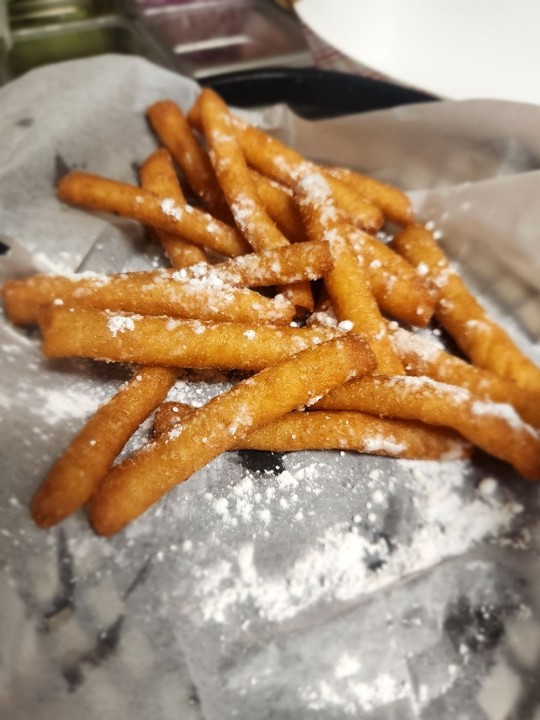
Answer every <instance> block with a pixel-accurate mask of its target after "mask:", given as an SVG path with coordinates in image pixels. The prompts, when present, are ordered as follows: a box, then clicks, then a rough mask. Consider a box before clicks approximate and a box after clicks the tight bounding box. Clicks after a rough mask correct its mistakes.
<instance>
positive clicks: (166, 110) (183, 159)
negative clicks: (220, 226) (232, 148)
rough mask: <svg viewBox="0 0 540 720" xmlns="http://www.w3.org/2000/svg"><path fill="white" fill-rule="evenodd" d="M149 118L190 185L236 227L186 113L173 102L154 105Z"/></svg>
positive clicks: (224, 220)
mask: <svg viewBox="0 0 540 720" xmlns="http://www.w3.org/2000/svg"><path fill="white" fill-rule="evenodd" d="M147 117H148V120H149V121H150V124H151V125H152V127H153V128H154V131H155V133H156V135H157V136H158V137H159V139H160V140H161V142H162V143H163V145H165V147H166V148H167V150H168V151H169V152H170V153H171V155H172V156H173V158H174V160H175V161H176V163H177V165H178V167H179V168H180V169H181V170H182V173H183V174H184V177H185V179H186V182H187V184H188V185H189V187H190V188H191V189H192V190H193V192H194V193H195V194H196V195H198V196H199V197H200V198H201V200H202V201H203V204H204V206H205V207H206V209H207V210H208V211H209V212H210V213H212V215H214V216H215V217H217V218H219V219H220V220H223V222H226V223H228V224H232V222H233V220H232V216H231V212H230V210H229V207H228V205H227V202H226V201H225V198H224V197H223V193H222V191H221V188H220V186H219V183H218V181H217V178H216V175H215V173H214V168H213V167H212V163H211V162H210V158H209V157H208V155H207V153H206V152H205V150H204V149H203V148H202V147H201V146H200V145H199V143H198V141H197V138H196V137H195V135H194V134H193V130H192V129H191V126H190V125H189V123H188V122H187V120H186V118H185V116H184V114H183V112H182V110H181V109H180V108H179V107H178V105H177V104H176V103H174V102H173V101H172V100H161V101H159V102H156V103H154V104H153V105H151V106H150V107H149V108H148V110H147Z"/></svg>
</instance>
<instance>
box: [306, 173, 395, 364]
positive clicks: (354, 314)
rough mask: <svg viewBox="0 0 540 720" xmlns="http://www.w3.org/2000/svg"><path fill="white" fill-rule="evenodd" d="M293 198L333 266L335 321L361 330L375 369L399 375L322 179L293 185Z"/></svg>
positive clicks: (343, 226)
mask: <svg viewBox="0 0 540 720" xmlns="http://www.w3.org/2000/svg"><path fill="white" fill-rule="evenodd" d="M295 197H296V201H297V204H298V207H299V208H300V213H301V215H302V218H303V220H304V223H305V226H306V230H307V233H308V236H309V237H310V238H311V239H312V240H327V241H328V242H329V244H330V251H331V253H332V260H333V262H334V267H333V268H332V270H331V271H330V272H329V273H328V275H327V276H326V278H325V285H326V289H327V291H328V295H329V296H330V299H331V301H332V305H333V307H334V310H335V312H336V315H337V318H338V320H341V321H345V322H349V323H350V324H351V326H352V329H353V330H354V331H355V332H364V333H365V334H366V335H367V336H368V338H369V342H370V345H371V348H372V350H373V352H374V353H375V356H376V358H377V372H380V373H386V374H399V373H402V372H403V366H402V364H401V362H400V361H399V359H398V357H397V355H396V354H395V352H394V348H393V347H392V344H391V342H390V339H389V338H388V335H387V332H386V323H385V322H384V320H383V318H382V316H381V314H380V312H379V309H378V307H377V303H376V302H375V298H374V297H373V294H372V292H371V290H370V288H369V283H368V281H367V277H366V274H365V273H364V270H363V268H362V266H361V265H360V263H359V262H358V258H357V257H356V255H355V253H354V252H353V249H352V247H351V245H350V243H349V241H348V240H347V226H346V224H345V223H343V222H342V221H341V220H340V217H339V214H338V211H337V209H336V206H335V205H334V202H333V199H332V194H331V191H330V187H329V185H328V183H327V182H326V179H325V178H324V177H323V176H322V175H320V174H316V173H313V174H312V175H306V176H305V177H304V178H303V179H302V180H301V181H300V182H299V183H298V185H297V187H296V190H295Z"/></svg>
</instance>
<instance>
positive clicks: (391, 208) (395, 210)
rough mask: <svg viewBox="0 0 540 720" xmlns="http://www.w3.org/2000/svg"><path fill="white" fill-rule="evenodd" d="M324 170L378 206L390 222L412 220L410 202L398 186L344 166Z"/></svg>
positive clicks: (401, 223) (399, 222)
mask: <svg viewBox="0 0 540 720" xmlns="http://www.w3.org/2000/svg"><path fill="white" fill-rule="evenodd" d="M326 172H327V173H328V175H330V176H332V177H334V178H336V179H337V180H341V181H342V182H344V183H345V184H346V185H350V186H351V187H352V188H354V190H356V191H357V192H358V193H360V195H363V196H364V197H365V198H367V199H368V200H369V201H370V202H372V203H373V204H374V205H376V206H377V207H378V208H380V209H381V210H382V212H383V213H384V216H385V217H386V218H388V220H390V221H391V222H394V223H397V224H398V225H410V223H412V222H414V214H413V209H412V205H411V202H410V200H409V198H408V197H407V196H406V195H405V193H404V192H401V190H398V188H395V187H393V186H392V185H387V184H386V183H382V182H379V181H378V180H375V179H374V178H371V177H368V176H367V175H361V174H360V173H357V172H353V171H352V170H347V169H346V168H327V170H326Z"/></svg>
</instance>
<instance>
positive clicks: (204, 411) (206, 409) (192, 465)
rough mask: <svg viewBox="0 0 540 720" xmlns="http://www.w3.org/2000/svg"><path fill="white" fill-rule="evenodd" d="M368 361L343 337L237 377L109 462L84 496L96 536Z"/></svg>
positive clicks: (370, 363) (358, 345)
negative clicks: (219, 392) (89, 496)
mask: <svg viewBox="0 0 540 720" xmlns="http://www.w3.org/2000/svg"><path fill="white" fill-rule="evenodd" d="M374 366H375V360H374V357H373V354H372V352H371V351H370V350H369V347H368V345H367V343H366V342H365V340H363V339H362V338H361V337H359V336H350V337H344V338H338V339H335V340H332V341H330V342H327V343H323V344H322V345H319V346H318V347H315V348H311V349H309V350H305V351H303V352H301V353H299V354H297V355H295V356H294V357H292V358H289V359H287V360H285V361H283V362H281V363H278V364H277V365H274V366H272V367H270V368H267V369H266V370H263V371H261V372H260V373H258V374H257V375H255V376H253V377H251V378H249V379H248V380H244V381H242V382H241V383H239V384H238V385H236V386H235V387H234V388H232V389H231V390H229V391H228V392H225V393H223V395H220V396H218V397H217V398H214V399H213V400H211V401H210V402H209V403H207V404H206V405H204V406H203V407H202V408H199V409H197V410H196V411H194V412H193V413H191V414H190V415H188V416H187V417H186V418H185V420H184V422H183V423H182V424H181V425H179V426H177V427H176V428H174V429H173V430H172V431H171V432H170V433H168V434H167V435H165V436H163V437H161V438H158V439H157V440H156V441H154V442H153V443H151V444H149V445H147V446H146V447H145V448H144V449H143V450H141V451H139V452H137V453H135V454H134V455H132V456H131V457H130V458H128V459H127V460H125V461H123V462H122V463H120V464H119V465H117V466H116V467H114V468H113V469H112V470H111V472H110V473H109V474H108V475H107V477H106V478H105V479H104V481H103V482H102V483H101V485H100V486H99V488H98V491H97V492H96V494H95V495H94V496H93V498H92V500H91V502H90V520H91V522H92V524H93V526H94V528H95V529H96V531H97V532H98V533H100V534H102V535H112V534H113V533H115V532H118V530H121V529H122V528H123V527H124V526H125V525H126V524H127V523H129V522H130V521H131V520H133V519H134V518H136V517H137V516H138V515H140V514H141V513H143V512H144V511H145V510H146V509H147V508H149V507H150V506H151V505H153V504H154V503H155V502H156V501H157V500H159V498H160V497H162V496H163V495H164V494H165V493H167V492H168V491H169V490H171V489H172V488H173V487H174V486H175V485H177V484H178V483H180V482H182V481H184V480H186V479H187V478H188V477H189V476H190V475H192V474H193V473H194V472H196V471H197V470H198V469H199V468H201V467H203V466H204V465H206V464H207V463H208V462H210V460H211V459H212V458H214V457H216V456H217V455H219V454H221V453H222V452H225V451H226V450H229V449H230V448H232V447H233V446H234V445H235V444H236V443H238V442H241V441H242V440H243V439H244V438H245V437H246V436H247V435H248V434H249V433H250V432H252V431H254V430H258V429H259V428H261V427H264V426H265V425H268V424H269V423H271V422H273V421H274V420H277V418H279V417H281V416H282V415H285V414H286V413H288V412H290V411H291V410H293V409H295V408H297V407H299V406H301V405H305V404H306V403H309V402H310V401H312V400H313V399H314V398H315V397H317V396H318V395H321V394H325V393H327V392H328V391H329V390H331V389H332V388H335V387H338V386H339V385H342V384H343V383H345V382H347V380H349V379H351V378H353V377H357V376H360V375H363V374H365V373H367V372H371V371H372V370H373V368H374Z"/></svg>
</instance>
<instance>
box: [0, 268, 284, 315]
mask: <svg viewBox="0 0 540 720" xmlns="http://www.w3.org/2000/svg"><path fill="white" fill-rule="evenodd" d="M208 278H210V279H208ZM3 296H4V305H5V309H6V313H7V315H8V317H9V318H10V319H11V321H12V322H13V323H15V324H18V325H27V324H33V323H35V322H36V321H37V318H38V314H39V312H40V310H41V309H42V308H43V307H44V306H45V307H46V306H48V305H51V304H56V305H68V306H72V307H79V308H93V309H95V310H111V311H115V312H130V313H141V314H143V315H169V316H171V317H177V318H196V319H198V320H204V321H206V320H214V321H218V322H220V321H230V322H257V321H259V322H271V323H277V324H283V325H288V324H289V323H290V322H291V320H292V318H293V316H294V306H292V305H290V304H289V303H288V302H286V301H285V300H283V298H282V297H281V298H279V297H278V298H277V300H275V299H274V300H271V299H269V298H267V297H264V296H262V295H260V294H259V293H256V292H254V291H253V290H248V289H246V288H237V287H232V286H230V285H227V284H225V283H223V282H221V283H220V282H219V280H218V279H217V276H212V275H209V276H208V275H207V276H203V277H201V276H199V278H197V277H192V278H189V277H188V278H186V279H185V280H177V279H175V275H174V274H171V273H168V272H166V271H162V272H161V273H160V272H150V273H145V272H143V273H125V274H123V273H120V274H118V275H97V276H90V277H87V276H83V277H79V278H77V277H72V278H70V277H64V276H62V275H58V276H50V275H35V276H33V277H30V278H27V279H26V280H10V281H8V282H7V283H6V284H5V285H4V287H3Z"/></svg>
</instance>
